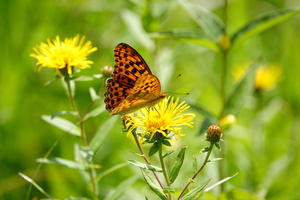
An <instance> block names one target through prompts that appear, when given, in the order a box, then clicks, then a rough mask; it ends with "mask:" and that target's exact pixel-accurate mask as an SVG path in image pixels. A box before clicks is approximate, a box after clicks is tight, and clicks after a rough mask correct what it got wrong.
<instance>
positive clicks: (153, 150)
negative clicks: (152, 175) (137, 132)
mask: <svg viewBox="0 0 300 200" xmlns="http://www.w3.org/2000/svg"><path fill="white" fill-rule="evenodd" d="M160 148H161V145H159V144H158V142H157V141H156V142H154V143H153V145H152V146H151V147H150V149H149V157H150V156H153V155H154V154H155V153H156V152H158V150H159V149H160Z"/></svg>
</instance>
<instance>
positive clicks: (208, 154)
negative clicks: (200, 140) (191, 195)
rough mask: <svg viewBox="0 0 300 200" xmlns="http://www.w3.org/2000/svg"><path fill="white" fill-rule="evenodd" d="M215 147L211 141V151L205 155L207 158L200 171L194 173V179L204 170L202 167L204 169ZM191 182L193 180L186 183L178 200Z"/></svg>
mask: <svg viewBox="0 0 300 200" xmlns="http://www.w3.org/2000/svg"><path fill="white" fill-rule="evenodd" d="M213 147H214V143H212V142H211V143H210V146H209V151H208V152H207V154H206V157H205V159H204V161H203V164H202V165H201V167H200V168H199V169H198V171H197V172H196V173H195V174H194V176H193V177H192V180H194V179H195V178H196V176H197V175H198V174H199V173H200V172H201V171H202V169H203V168H204V167H205V165H206V164H207V161H208V159H209V156H210V154H211V152H212V150H213ZM190 184H191V181H189V182H188V183H187V184H186V186H185V187H184V189H183V190H182V192H181V193H180V195H179V197H178V199H177V200H179V199H180V198H181V197H182V195H183V193H184V191H185V190H186V189H187V188H188V187H189V185H190Z"/></svg>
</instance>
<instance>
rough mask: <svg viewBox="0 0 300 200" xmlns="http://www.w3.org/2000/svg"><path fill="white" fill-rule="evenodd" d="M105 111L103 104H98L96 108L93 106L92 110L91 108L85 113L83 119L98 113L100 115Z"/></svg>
mask: <svg viewBox="0 0 300 200" xmlns="http://www.w3.org/2000/svg"><path fill="white" fill-rule="evenodd" d="M104 111H105V107H104V105H101V106H99V107H98V108H95V109H94V110H92V111H91V112H89V113H88V114H86V115H85V116H84V118H83V121H86V120H88V119H90V118H92V117H97V116H98V115H100V114H101V113H103V112H104Z"/></svg>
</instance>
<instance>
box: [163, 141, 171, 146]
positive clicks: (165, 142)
mask: <svg viewBox="0 0 300 200" xmlns="http://www.w3.org/2000/svg"><path fill="white" fill-rule="evenodd" d="M162 144H163V145H165V146H168V147H171V146H172V145H171V143H170V142H169V141H168V140H162Z"/></svg>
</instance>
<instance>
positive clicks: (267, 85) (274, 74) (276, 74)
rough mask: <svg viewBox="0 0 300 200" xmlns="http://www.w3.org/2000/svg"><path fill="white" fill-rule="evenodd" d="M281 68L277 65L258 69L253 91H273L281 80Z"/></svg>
mask: <svg viewBox="0 0 300 200" xmlns="http://www.w3.org/2000/svg"><path fill="white" fill-rule="evenodd" d="M281 73H282V70H281V68H279V67H278V66H277V65H274V64H273V65H268V66H262V67H259V68H258V69H257V70H256V73H255V89H263V90H273V89H274V88H275V87H276V85H277V83H278V82H279V81H280V80H281V78H280V75H281Z"/></svg>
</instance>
